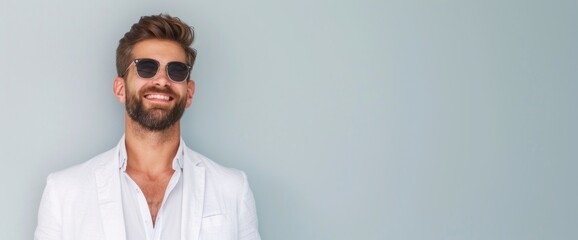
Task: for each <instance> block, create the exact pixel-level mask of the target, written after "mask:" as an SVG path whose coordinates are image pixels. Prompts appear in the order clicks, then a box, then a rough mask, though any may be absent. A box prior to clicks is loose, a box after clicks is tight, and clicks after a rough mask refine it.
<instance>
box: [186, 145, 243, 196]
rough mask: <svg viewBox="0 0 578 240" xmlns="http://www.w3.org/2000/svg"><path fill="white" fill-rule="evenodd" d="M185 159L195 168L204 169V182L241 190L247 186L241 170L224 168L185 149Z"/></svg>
mask: <svg viewBox="0 0 578 240" xmlns="http://www.w3.org/2000/svg"><path fill="white" fill-rule="evenodd" d="M185 151H186V152H185V159H186V160H187V161H189V163H192V165H193V166H195V167H201V168H204V171H205V180H206V181H207V182H208V183H214V184H217V185H219V186H222V187H233V188H241V187H243V185H245V184H247V183H246V181H247V177H246V175H245V173H244V172H243V171H241V170H238V169H235V168H229V167H225V166H223V165H221V164H219V163H217V162H215V161H213V160H211V159H209V158H208V157H206V156H204V155H202V154H200V153H198V152H195V151H193V150H191V149H190V148H188V147H187V148H186V150H185Z"/></svg>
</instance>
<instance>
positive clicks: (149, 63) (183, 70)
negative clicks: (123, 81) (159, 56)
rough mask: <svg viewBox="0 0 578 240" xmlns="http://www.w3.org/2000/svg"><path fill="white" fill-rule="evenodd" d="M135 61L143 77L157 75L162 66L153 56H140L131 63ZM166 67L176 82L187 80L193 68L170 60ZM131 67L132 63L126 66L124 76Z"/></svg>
mask: <svg viewBox="0 0 578 240" xmlns="http://www.w3.org/2000/svg"><path fill="white" fill-rule="evenodd" d="M133 63H134V65H135V66H136V73H137V74H138V76H139V77H141V78H153V77H154V76H156V75H157V72H158V71H159V68H160V66H161V64H160V63H159V61H157V60H155V59H151V58H138V59H135V60H133V62H132V63H131V65H132V64H133ZM165 67H166V73H167V76H169V79H171V80H172V81H175V82H182V81H185V80H187V78H188V77H189V73H190V70H191V68H193V67H191V66H189V65H187V64H185V63H182V62H169V63H167V65H166V66H165ZM129 68H130V65H129V66H128V67H127V68H126V71H124V74H123V77H124V76H125V75H126V73H127V72H128V69H129Z"/></svg>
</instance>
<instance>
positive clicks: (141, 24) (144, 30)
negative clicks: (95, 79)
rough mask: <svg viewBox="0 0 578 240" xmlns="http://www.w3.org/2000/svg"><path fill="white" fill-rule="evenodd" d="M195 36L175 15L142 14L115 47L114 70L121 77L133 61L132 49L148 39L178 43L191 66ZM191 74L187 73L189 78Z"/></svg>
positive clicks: (194, 55) (195, 53)
mask: <svg viewBox="0 0 578 240" xmlns="http://www.w3.org/2000/svg"><path fill="white" fill-rule="evenodd" d="M194 38H195V33H194V31H193V29H192V28H191V27H190V26H189V25H187V24H186V23H184V22H182V21H181V20H180V19H179V18H177V17H171V16H170V15H168V14H159V15H152V16H143V17H141V18H140V20H139V21H138V23H135V24H133V25H132V27H131V28H130V31H128V32H127V33H125V34H124V37H123V38H121V39H120V40H119V41H118V47H117V48H116V72H117V74H118V76H119V77H123V75H124V74H125V71H126V69H127V68H128V66H129V65H130V64H131V62H132V61H133V59H132V58H133V56H132V50H133V47H134V45H136V44H137V43H139V42H141V41H143V40H148V39H159V40H171V41H175V42H176V43H178V44H179V45H180V46H181V47H182V48H183V50H184V51H185V54H186V56H187V64H189V65H190V66H193V64H194V63H195V58H196V57H197V51H196V50H195V49H194V48H191V44H192V43H193V40H194ZM190 77H191V75H190V74H189V79H190Z"/></svg>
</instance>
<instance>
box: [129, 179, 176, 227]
mask: <svg viewBox="0 0 578 240" xmlns="http://www.w3.org/2000/svg"><path fill="white" fill-rule="evenodd" d="M127 173H128V174H129V176H130V177H131V178H132V179H133V181H134V182H135V183H136V184H137V185H138V186H139V188H140V189H141V191H142V193H143V194H144V196H145V198H146V201H147V204H148V207H149V211H150V214H151V218H152V222H153V226H154V225H155V222H156V219H157V214H158V212H159V209H160V208H161V204H162V202H163V198H164V195H165V191H166V189H167V186H168V184H169V181H170V180H171V177H172V175H173V173H174V170H172V169H171V170H170V171H166V172H164V173H162V174H161V175H159V176H155V177H150V176H147V175H146V174H142V173H138V172H134V171H129V169H127Z"/></svg>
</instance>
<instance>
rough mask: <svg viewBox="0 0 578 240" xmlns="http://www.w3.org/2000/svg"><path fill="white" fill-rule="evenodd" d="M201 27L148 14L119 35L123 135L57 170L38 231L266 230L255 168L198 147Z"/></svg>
mask: <svg viewBox="0 0 578 240" xmlns="http://www.w3.org/2000/svg"><path fill="white" fill-rule="evenodd" d="M193 36H194V34H193V32H192V30H191V28H190V27H189V26H188V25H186V24H185V23H183V22H181V21H180V20H179V19H178V18H174V17H171V16H169V15H163V14H161V15H155V16H145V17H142V18H141V19H140V21H139V22H138V23H136V24H134V25H133V26H132V28H131V29H130V31H129V32H127V33H126V34H125V35H124V37H123V38H122V39H121V40H120V41H119V46H118V48H117V52H116V67H117V73H118V77H117V78H115V79H114V83H113V92H114V95H115V96H116V97H117V98H118V100H119V101H120V102H122V103H123V104H125V106H126V112H125V135H124V136H123V137H122V139H121V140H120V142H119V143H118V145H117V146H116V147H115V148H113V149H112V150H109V151H107V152H105V153H102V154H100V155H98V156H96V157H94V158H93V159H91V160H89V161H87V162H85V163H82V164H80V165H77V166H74V167H71V168H68V169H65V170H63V171H60V172H56V173H52V174H50V175H49V176H48V179H47V184H46V188H45V190H44V194H43V196H42V201H41V204H40V209H39V213H38V226H37V228H36V232H35V239H39V240H45V239H62V240H82V239H109V240H117V239H127V240H145V239H148V240H160V239H163V240H172V239H182V240H185V239H186V240H189V239H200V240H203V239H204V240H209V239H219V240H226V239H244V240H245V239H247V240H254V239H260V236H259V232H258V228H257V215H256V211H255V204H254V200H253V195H252V193H251V190H250V188H249V185H248V183H247V178H246V176H245V174H244V173H243V172H241V171H239V170H235V169H229V168H225V167H222V166H220V165H218V164H217V163H215V162H213V161H211V160H209V159H207V158H206V157H204V156H202V155H200V154H198V153H196V152H194V151H192V150H191V149H189V148H188V147H187V146H186V145H185V143H184V142H183V140H182V139H181V137H180V118H181V116H182V114H183V112H184V110H185V108H187V107H189V106H190V105H191V102H192V97H193V93H194V90H195V83H194V82H193V81H192V80H191V79H190V72H191V69H192V66H193V63H194V61H195V57H196V52H195V50H194V49H192V48H191V47H190V45H191V43H192V41H193Z"/></svg>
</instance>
